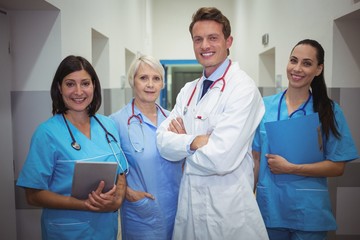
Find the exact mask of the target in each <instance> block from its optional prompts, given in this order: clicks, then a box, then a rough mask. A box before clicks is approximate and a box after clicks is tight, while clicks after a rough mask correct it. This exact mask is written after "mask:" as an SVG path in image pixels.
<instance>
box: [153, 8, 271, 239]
mask: <svg viewBox="0 0 360 240" xmlns="http://www.w3.org/2000/svg"><path fill="white" fill-rule="evenodd" d="M189 30H190V33H191V37H192V40H193V47H194V52H195V55H196V58H197V60H198V61H199V63H200V64H201V65H202V66H203V76H202V77H201V78H199V79H196V80H194V81H192V82H189V83H187V84H186V85H185V86H184V87H183V88H182V89H181V91H180V93H179V95H178V96H177V99H176V105H175V107H174V109H173V110H172V112H171V114H170V116H169V117H168V118H167V119H166V120H165V121H164V122H163V123H162V124H161V125H160V127H159V128H158V130H157V145H158V149H159V151H160V154H161V155H162V156H163V157H164V158H166V159H168V160H169V161H178V160H181V159H184V158H185V159H186V161H185V166H184V175H183V178H182V182H181V186H180V193H179V203H178V211H177V215H176V220H175V228H174V234H173V239H175V240H178V239H183V240H189V239H191V240H195V239H201V240H202V239H206V240H209V239H217V240H219V239H225V240H232V239H236V240H238V239H246V240H248V239H251V240H258V239H268V236H267V233H266V229H265V226H264V223H263V220H262V218H261V214H260V211H259V209H258V206H257V203H256V200H255V196H254V193H253V185H254V174H253V173H254V171H253V167H254V162H253V159H252V155H251V144H252V140H253V137H254V133H255V130H256V127H257V126H258V124H259V123H260V120H261V118H262V116H263V114H264V105H263V102H262V98H261V95H260V93H259V91H258V89H257V87H256V85H255V83H254V82H253V80H252V79H251V78H250V77H249V76H248V75H247V74H246V73H245V72H244V71H242V70H240V68H239V65H238V64H237V63H233V62H231V60H230V59H229V58H228V55H229V48H230V46H231V44H232V40H233V38H232V36H231V27H230V23H229V21H228V19H227V18H226V17H225V16H224V15H223V14H222V13H221V12H220V11H219V10H218V9H216V8H200V9H199V10H198V11H197V12H196V13H195V14H194V15H193V21H192V23H191V24H190V27H189ZM205 79H207V80H210V87H209V88H208V90H206V89H204V92H205V95H203V96H201V95H202V91H203V88H204V87H203V82H204V80H205Z"/></svg>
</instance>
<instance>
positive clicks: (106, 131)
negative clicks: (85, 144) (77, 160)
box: [62, 114, 129, 174]
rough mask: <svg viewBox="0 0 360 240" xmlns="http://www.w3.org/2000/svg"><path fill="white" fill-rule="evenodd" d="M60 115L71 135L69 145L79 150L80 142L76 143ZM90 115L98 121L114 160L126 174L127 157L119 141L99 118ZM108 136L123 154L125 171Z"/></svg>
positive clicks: (127, 166) (127, 168)
mask: <svg viewBox="0 0 360 240" xmlns="http://www.w3.org/2000/svg"><path fill="white" fill-rule="evenodd" d="M62 117H63V119H64V121H65V125H66V127H67V129H68V131H69V134H70V137H71V140H72V142H71V147H72V148H73V149H75V150H76V151H79V150H80V149H81V146H80V144H78V143H77V142H76V139H75V137H74V135H73V133H72V131H71V129H70V127H69V124H68V122H67V120H66V118H65V116H64V114H62ZM92 117H94V119H95V120H96V121H97V122H98V123H99V125H100V127H101V128H102V129H103V130H104V132H105V138H106V141H107V142H108V144H109V146H110V148H111V151H112V153H113V155H114V157H115V159H116V161H117V163H118V165H119V167H120V169H121V171H122V172H124V173H125V174H128V172H129V164H128V161H127V158H126V156H125V154H124V152H123V151H122V149H121V146H120V144H119V142H118V141H117V140H116V138H115V137H114V135H113V134H111V133H110V132H109V131H108V130H107V129H106V128H105V126H104V125H103V124H102V123H101V122H100V120H99V119H98V118H97V117H96V116H95V115H93V116H92ZM109 136H110V137H111V138H112V139H113V141H114V142H115V144H116V145H117V146H118V147H119V150H120V153H121V154H122V155H123V157H124V159H125V163H126V169H125V171H124V169H123V167H122V166H121V164H120V161H119V159H118V157H117V155H116V153H115V151H114V148H113V147H112V145H111V140H110V138H109Z"/></svg>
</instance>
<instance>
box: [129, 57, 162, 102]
mask: <svg viewBox="0 0 360 240" xmlns="http://www.w3.org/2000/svg"><path fill="white" fill-rule="evenodd" d="M163 86H164V83H163V79H162V77H161V74H160V73H159V72H157V71H156V70H155V69H153V68H152V67H151V66H150V65H148V64H146V63H140V66H139V68H138V70H137V72H136V74H135V77H134V95H135V99H137V100H139V101H141V102H144V103H155V101H156V99H157V98H158V97H159V95H160V91H161V89H162V88H163Z"/></svg>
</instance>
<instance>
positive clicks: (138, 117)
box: [127, 99, 167, 152]
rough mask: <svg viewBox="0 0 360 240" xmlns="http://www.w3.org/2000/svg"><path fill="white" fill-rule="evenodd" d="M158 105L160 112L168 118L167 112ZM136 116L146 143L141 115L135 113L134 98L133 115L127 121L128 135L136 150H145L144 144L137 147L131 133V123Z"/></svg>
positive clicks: (132, 104)
mask: <svg viewBox="0 0 360 240" xmlns="http://www.w3.org/2000/svg"><path fill="white" fill-rule="evenodd" d="M155 105H156V107H157V108H158V109H159V110H160V112H161V113H162V115H163V116H164V117H165V118H166V117H167V116H166V114H165V112H164V111H163V109H162V108H161V107H160V106H159V105H158V104H156V103H155ZM133 118H135V119H136V120H137V121H138V122H139V123H140V128H141V133H142V140H143V143H144V130H143V126H142V124H143V121H142V119H141V117H140V116H139V115H136V114H135V99H133V100H132V102H131V116H130V117H129V118H128V121H127V125H128V135H129V139H130V143H131V145H132V147H133V148H134V150H135V151H136V152H143V151H144V146H141V147H139V148H137V147H136V146H135V144H134V140H133V139H132V138H131V135H130V125H131V119H133Z"/></svg>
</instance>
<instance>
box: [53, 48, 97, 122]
mask: <svg viewBox="0 0 360 240" xmlns="http://www.w3.org/2000/svg"><path fill="white" fill-rule="evenodd" d="M80 70H85V71H86V72H87V73H88V74H89V75H90V77H91V81H92V83H93V85H94V96H93V100H92V102H91V103H90V104H89V106H88V108H87V110H88V114H89V116H92V115H95V113H96V112H97V110H99V108H100V106H101V86H100V81H99V78H98V76H97V74H96V72H95V69H94V68H93V66H92V65H91V64H90V63H89V61H88V60H86V59H85V58H83V57H80V56H73V55H70V56H67V57H66V58H64V60H62V61H61V63H60V65H59V67H58V69H57V70H56V73H55V76H54V79H53V81H52V84H51V89H50V94H51V99H52V114H53V115H55V114H57V113H60V114H61V113H66V111H67V110H68V108H67V107H66V106H65V103H64V100H63V98H62V95H61V93H60V89H59V86H61V84H62V82H63V80H64V78H65V77H66V76H67V75H69V74H70V73H73V72H77V71H80Z"/></svg>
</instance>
